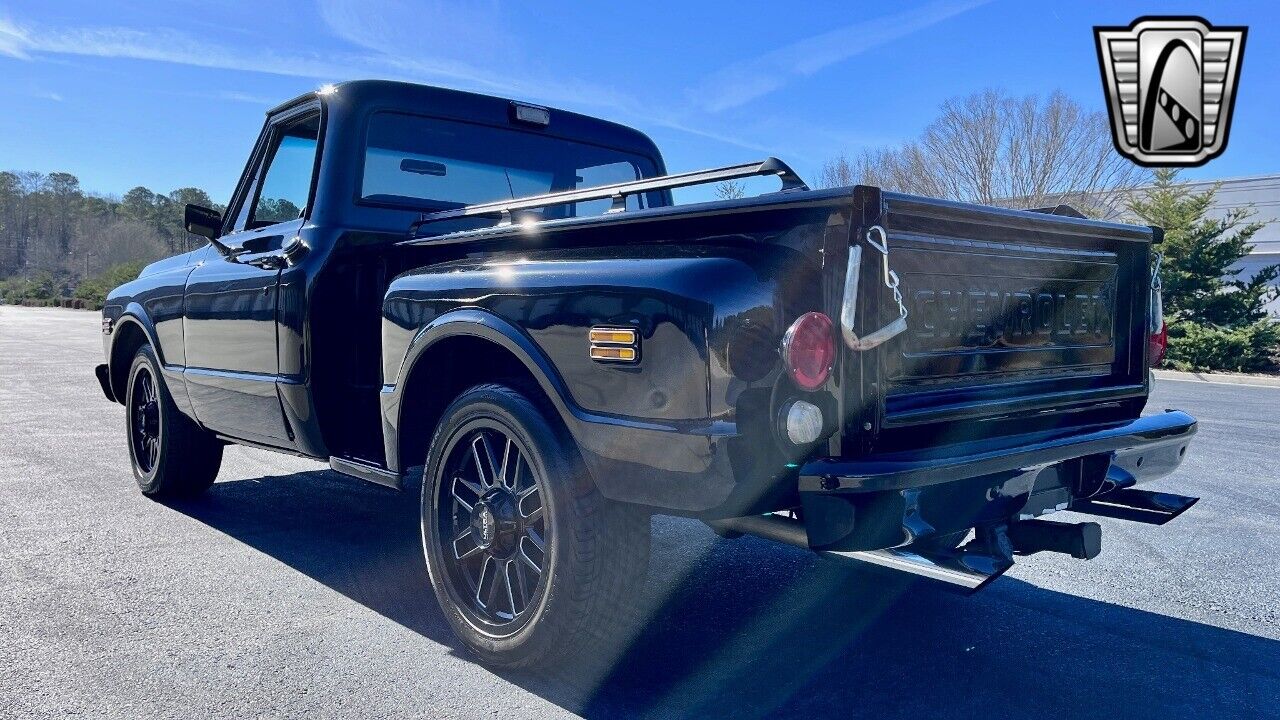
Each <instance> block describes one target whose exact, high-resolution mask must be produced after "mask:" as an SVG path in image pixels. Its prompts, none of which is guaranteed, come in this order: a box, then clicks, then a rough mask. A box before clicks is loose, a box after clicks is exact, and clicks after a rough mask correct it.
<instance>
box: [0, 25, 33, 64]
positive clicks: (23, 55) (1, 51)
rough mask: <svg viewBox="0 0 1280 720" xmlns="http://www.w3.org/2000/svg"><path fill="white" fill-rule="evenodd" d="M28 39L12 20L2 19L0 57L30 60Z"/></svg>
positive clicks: (0, 26)
mask: <svg viewBox="0 0 1280 720" xmlns="http://www.w3.org/2000/svg"><path fill="white" fill-rule="evenodd" d="M26 45H27V37H26V34H25V33H24V32H23V31H22V28H20V27H18V26H17V25H16V24H15V23H14V22H13V21H12V20H10V19H8V18H6V17H0V55H7V56H9V57H15V58H18V59H19V60H30V59H31V57H30V56H29V55H27V51H26V49H25V48H26Z"/></svg>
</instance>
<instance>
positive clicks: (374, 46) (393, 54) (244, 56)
mask: <svg viewBox="0 0 1280 720" xmlns="http://www.w3.org/2000/svg"><path fill="white" fill-rule="evenodd" d="M437 4H438V7H436V6H423V7H420V6H417V5H414V6H406V7H401V6H399V5H396V4H394V3H393V4H392V5H391V6H390V10H391V11H392V12H391V14H388V7H386V6H383V5H379V4H378V3H376V2H372V3H371V2H370V0H361V2H360V3H359V4H358V5H357V4H353V3H352V2H351V0H326V1H325V2H324V3H323V4H322V5H321V11H322V12H321V17H322V19H324V20H325V22H326V24H327V25H328V26H329V29H330V30H331V32H333V33H334V35H335V36H337V37H338V38H339V39H340V40H343V41H345V42H346V43H348V44H350V45H352V46H355V47H356V49H355V50H354V51H350V52H326V53H324V54H323V55H320V54H318V53H315V52H310V51H293V50H291V51H290V52H288V53H287V54H282V53H280V52H275V51H270V50H262V49H256V50H255V51H254V52H252V53H246V52H243V51H242V50H241V49H238V48H235V47H232V46H229V45H224V44H220V43H216V42H210V41H208V40H205V39H202V38H198V37H196V36H194V35H190V34H188V33H184V32H182V31H179V30H176V29H173V28H165V27H155V28H150V29H147V30H139V29H135V28H129V27H115V26H103V27H51V26H43V25H29V24H27V25H24V24H20V23H18V22H15V21H13V20H11V19H8V18H6V17H2V16H0V55H5V56H9V57H12V58H17V59H19V60H24V61H35V60H38V59H44V58H45V57H47V56H59V55H65V56H82V57H103V58H123V59H132V60H144V61H151V62H161V63H171V64H179V65H188V66H194V67H202V68H211V69H222V70H234V71H239V72H253V73H266V74H271V75H281V76H291V77H303V78H309V79H315V80H317V81H321V82H336V81H341V80H348V79H354V78H363V77H381V78H386V79H393V80H406V81H411V82H434V83H439V84H444V85H448V86H450V87H455V88H459V89H463V90H474V91H478V92H489V93H499V94H504V95H509V96H513V97H520V98H523V99H528V100H533V101H541V102H546V103H548V104H553V105H557V106H561V107H567V108H583V109H587V110H591V109H594V110H597V111H602V112H601V114H606V115H608V116H609V117H611V118H614V119H617V120H621V121H626V122H639V123H644V124H650V125H655V126H660V127H664V128H669V129H672V130H676V131H679V132H683V133H688V134H691V135H694V136H697V137H702V138H706V139H710V140H715V141H717V142H722V143H725V144H729V145H734V146H737V147H741V148H744V149H748V150H751V151H753V152H768V150H767V149H765V146H764V145H763V144H761V143H757V142H753V141H751V140H748V139H744V138H742V137H738V136H735V135H733V134H729V133H726V132H723V131H722V130H720V129H719V128H715V129H707V128H705V127H699V125H700V124H701V123H698V122H696V121H695V120H694V119H693V118H692V117H691V116H690V115H689V114H686V113H677V112H674V111H670V110H664V109H662V108H661V107H658V106H657V105H655V104H654V103H652V102H646V101H641V100H640V99H638V98H636V97H634V96H631V95H629V94H627V93H624V92H621V91H619V90H617V89H615V88H613V87H609V86H602V85H598V84H595V83H591V82H588V81H585V80H582V79H580V78H574V77H560V76H553V75H552V74H551V73H547V72H545V71H544V72H539V71H537V70H536V69H534V67H533V63H530V62H526V61H522V59H521V58H520V57H513V56H510V55H503V53H510V52H517V49H518V42H517V40H516V39H514V37H512V36H511V34H509V33H506V32H504V31H503V30H502V28H501V27H500V26H497V27H495V24H494V23H493V22H490V21H487V20H485V16H484V15H483V13H482V14H481V15H479V16H476V17H472V18H471V19H472V20H473V21H474V22H462V21H461V20H459V17H458V16H459V10H458V8H456V7H447V6H445V5H443V4H439V3H437ZM478 7H479V8H480V10H484V8H485V7H487V5H485V4H484V3H483V2H482V3H480V5H479V6H478ZM433 8H434V10H436V11H438V13H440V14H441V15H447V14H450V13H452V14H453V20H452V21H451V24H450V25H447V26H445V28H446V30H447V29H448V28H449V27H453V28H455V30H453V31H449V32H446V33H444V34H437V35H423V34H422V32H421V29H422V28H430V27H434V26H435V25H434V23H433V22H430V18H426V17H424V9H425V10H426V11H430V10H432V9H433ZM499 15H500V14H499ZM410 17H412V18H413V22H407V20H408V19H409V18H410ZM402 21H403V22H402ZM464 27H479V28H486V29H487V32H489V33H491V34H492V38H498V39H499V40H501V42H499V43H497V44H498V45H504V46H505V47H506V48H507V49H506V50H504V51H502V53H499V55H500V56H501V57H490V58H484V57H482V56H483V55H484V53H481V57H478V58H476V59H477V60H488V61H491V62H492V63H493V64H494V65H495V69H487V68H485V67H483V66H481V65H480V64H472V63H468V62H463V61H459V60H455V59H453V58H449V57H439V56H437V55H435V54H434V53H432V52H430V50H431V49H435V50H441V49H443V50H447V51H449V52H452V53H455V54H457V55H463V54H465V46H473V47H474V46H476V45H480V46H483V45H484V43H483V42H479V41H480V40H481V38H471V40H474V41H475V42H471V41H468V42H463V43H458V42H457V38H456V37H454V36H455V35H457V34H458V33H460V32H461V30H460V29H457V28H464ZM388 28H401V30H402V31H401V33H400V34H398V35H397V34H394V33H390V34H389V33H388ZM406 28H407V30H406ZM410 30H411V31H410ZM433 38H434V40H436V41H439V42H433ZM450 38H451V39H450ZM492 38H491V40H492ZM489 47H491V48H492V47H493V45H490V46H489ZM415 48H418V49H417V50H415ZM490 54H491V53H490ZM513 68H521V70H520V71H513ZM222 99H226V100H231V101H243V102H259V101H261V100H262V99H261V98H257V97H251V96H248V95H242V96H236V97H232V96H227V95H225V94H224V95H223V97H222ZM261 104H270V103H269V102H263V103H261Z"/></svg>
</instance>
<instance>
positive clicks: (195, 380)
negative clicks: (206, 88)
mask: <svg viewBox="0 0 1280 720" xmlns="http://www.w3.org/2000/svg"><path fill="white" fill-rule="evenodd" d="M319 123H320V115H319V111H318V110H315V111H310V110H308V109H306V108H304V109H303V110H302V112H289V113H287V114H285V115H282V116H280V117H278V118H274V119H272V120H271V121H269V123H268V126H267V129H266V131H265V133H264V137H263V140H264V141H263V142H259V146H258V148H257V151H256V153H255V157H254V159H253V160H252V161H251V162H252V163H253V164H252V165H251V168H250V170H249V171H247V172H246V173H245V176H244V178H243V179H242V180H241V187H240V188H239V189H238V190H237V192H236V196H235V198H234V199H233V201H232V205H231V207H230V208H229V214H228V218H227V220H226V223H227V225H228V226H229V227H227V232H226V233H225V234H224V235H223V237H222V241H223V242H224V243H225V244H226V245H227V246H229V247H230V248H231V253H229V254H227V255H219V256H214V257H211V258H210V259H208V260H207V261H205V262H204V263H202V264H201V265H199V266H198V267H197V268H196V269H195V270H194V271H192V273H191V275H190V276H189V277H188V279H187V287H186V295H185V300H184V317H183V330H184V334H185V345H186V351H187V368H186V370H185V374H186V378H187V391H188V393H189V395H190V397H191V404H192V408H193V409H194V410H195V415H196V417H197V418H198V419H199V421H200V423H201V424H202V425H204V426H205V427H207V428H209V429H211V430H215V431H218V432H221V433H224V434H226V435H229V436H232V437H236V438H242V439H246V440H252V441H258V442H263V443H266V444H270V445H277V446H280V445H283V446H288V445H289V444H290V441H291V438H290V434H289V430H288V428H287V426H286V423H285V420H284V414H283V411H282V410H281V406H280V397H279V393H278V390H277V388H276V384H277V382H278V380H279V376H280V368H279V363H278V359H277V358H278V355H277V352H276V347H277V342H278V341H277V333H278V331H277V327H278V321H277V306H278V302H279V279H280V269H279V268H280V264H279V258H280V253H281V249H282V248H283V246H284V244H285V243H286V242H288V241H289V240H290V239H291V238H293V237H294V236H295V235H297V233H298V230H299V229H300V228H301V226H302V219H301V218H302V216H303V214H304V212H305V210H306V206H307V203H308V202H309V200H310V197H311V188H312V179H313V173H314V168H315V160H316V148H317V144H318V140H317V139H318V136H319Z"/></svg>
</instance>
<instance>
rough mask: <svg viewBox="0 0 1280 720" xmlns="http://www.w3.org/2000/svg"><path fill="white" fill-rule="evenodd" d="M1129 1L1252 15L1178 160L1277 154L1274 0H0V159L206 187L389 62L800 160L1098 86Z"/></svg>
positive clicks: (1245, 159) (1210, 172) (677, 137)
mask: <svg viewBox="0 0 1280 720" xmlns="http://www.w3.org/2000/svg"><path fill="white" fill-rule="evenodd" d="M1143 14H1203V15H1206V17H1207V19H1208V20H1209V21H1210V22H1211V23H1214V24H1222V25H1227V24H1247V25H1249V26H1250V33H1249V40H1248V46H1247V50H1246V53H1245V59H1244V71H1243V77H1242V79H1241V87H1240V90H1239V95H1238V100H1237V105H1236V116H1235V118H1234V120H1233V124H1232V131H1231V139H1230V143H1229V147H1228V149H1227V151H1226V153H1225V154H1224V155H1223V156H1222V157H1220V158H1219V159H1217V160H1214V161H1213V162H1211V163H1209V164H1208V165H1207V166H1205V167H1204V168H1200V169H1197V170H1194V171H1191V172H1188V173H1187V175H1188V176H1189V177H1202V178H1216V177H1235V176H1242V175H1255V174H1261V173H1273V172H1280V151H1277V142H1276V131H1275V129H1274V125H1273V121H1272V118H1275V117H1280V92H1277V91H1278V90H1280V42H1278V41H1277V34H1276V33H1277V32H1278V31H1280V10H1278V9H1277V4H1276V3H1274V2H1271V3H1266V2H1257V3H1228V2H1222V3H1214V4H1212V6H1211V7H1209V8H1204V7H1196V6H1193V5H1185V4H1158V3H1130V2H1096V3H1080V2H1077V3H1061V2H1054V3H1044V4H1043V5H1041V4H1038V3H1030V2H1019V1H1017V0H991V1H989V2H983V1H982V0H935V1H932V2H909V3H869V2H868V3H858V2H850V1H848V0H846V1H845V2H807V3H797V2H776V1H774V2H752V1H746V0H714V1H708V2H683V3H670V4H668V3H661V2H658V3H583V2H566V3H560V2H550V1H544V2H538V3H527V2H526V3H501V2H498V1H497V0H491V1H487V2H484V1H482V2H465V1H457V2H435V1H431V0H423V1H419V2H410V1H408V0H403V1H402V0H318V1H317V2H296V1H295V2H286V1H284V0H253V1H252V2H245V1H241V0H232V1H229V2H217V1H209V0H202V1H199V2H197V1H196V0H171V1H170V2H146V1H144V0H137V1H132V2H112V3H104V2H101V1H100V0H97V1H92V2H90V1H84V0H61V1H59V0H41V1H40V2H29V1H27V2H18V3H13V2H8V1H7V0H0V98H2V100H0V169H32V170H40V171H44V172H49V171H54V170H64V171H68V172H72V173H75V174H76V175H78V176H79V177H80V178H81V181H82V184H83V185H84V186H85V187H86V188H87V189H91V190H97V191H101V192H108V193H116V194H119V193H123V192H124V191H125V190H127V189H129V188H130V187H133V186H134V185H139V184H141V185H146V186H148V187H150V188H152V189H153V190H158V191H162V192H167V191H169V190H171V189H173V188H176V187H181V186H187V185H195V186H199V187H203V188H206V189H207V190H209V192H210V193H211V194H212V195H213V196H214V197H215V199H218V200H225V199H226V198H227V197H228V196H229V195H230V193H231V190H232V186H233V185H234V183H235V180H236V178H237V177H238V175H239V173H240V171H241V168H242V165H243V163H244V159H245V155H246V154H247V152H248V150H249V147H250V145H251V144H252V142H253V140H254V138H255V137H256V134H257V132H258V129H259V127H260V126H261V123H262V119H263V111H264V110H265V109H266V108H267V107H269V106H271V105H273V104H275V103H276V102H278V101H280V100H283V99H286V98H289V97H292V96H294V95H297V94H299V93H302V92H306V91H308V90H312V89H315V88H317V87H319V86H320V85H321V84H323V83H326V82H335V81H340V80H344V79H354V78H364V77H386V78H396V79H407V80H415V81H419V82H425V83H432V84H438V85H445V86H449V87H456V88H461V89H466V90H475V91H480V92H489V93H493V94H498V95H504V96H509V97H515V98H520V99H526V100H530V101H534V102H540V103H544V104H548V105H552V106H556V107H563V108H567V109H571V110H576V111H579V112H585V113H589V114H594V115H600V116H603V117H607V118H609V119H612V120H617V121H620V122H623V123H627V124H630V125H634V126H636V127H639V128H640V129H642V130H644V131H645V132H647V133H649V135H650V136H651V137H653V138H654V140H655V141H657V143H658V145H659V146H660V147H662V148H663V151H664V154H665V155H666V157H667V164H668V167H669V168H670V169H671V170H672V171H679V170H689V169H695V168H699V167H706V166H710V165H717V164H727V163H731V162H740V161H744V160H749V159H755V158H759V157H762V156H764V155H770V154H772V155H777V156H779V157H782V158H783V159H786V160H788V161H790V162H791V163H792V164H793V165H794V166H795V167H796V168H797V169H798V170H800V172H801V174H802V175H806V176H810V177H812V176H815V175H816V174H817V169H818V168H819V167H820V166H821V164H822V162H823V161H824V160H825V159H827V158H830V157H832V156H834V155H836V154H839V153H840V152H846V153H849V154H851V155H852V154H856V153H857V152H858V151H859V150H861V149H863V148H865V147H874V146H881V145H891V144H895V143H898V142H900V141H903V140H907V139H910V138H912V137H914V136H915V135H917V134H918V133H919V131H920V130H921V128H923V127H924V126H925V125H926V124H927V123H928V122H929V121H930V120H931V119H932V118H933V117H934V116H935V114H936V109H937V107H938V105H939V104H940V103H941V102H942V101H943V100H945V99H946V98H948V97H951V96H955V95H962V94H967V93H969V92H973V91H976V90H980V89H983V88H986V87H998V88H1003V89H1005V90H1007V91H1009V92H1011V93H1015V94H1029V93H1040V94H1043V93H1047V92H1050V91H1052V90H1055V89H1062V90H1064V91H1065V92H1066V93H1067V94H1068V95H1070V96H1071V97H1073V98H1075V99H1076V100H1077V101H1079V102H1080V103H1082V104H1084V105H1085V106H1086V107H1089V108H1098V109H1100V108H1102V106H1103V99H1102V90H1101V84H1100V81H1099V76H1098V66H1097V60H1096V56H1095V52H1094V47H1093V37H1092V30H1091V28H1092V26H1093V25H1097V24H1105V25H1125V24H1128V23H1129V22H1130V21H1131V20H1133V19H1134V18H1135V17H1137V16H1139V15H1143Z"/></svg>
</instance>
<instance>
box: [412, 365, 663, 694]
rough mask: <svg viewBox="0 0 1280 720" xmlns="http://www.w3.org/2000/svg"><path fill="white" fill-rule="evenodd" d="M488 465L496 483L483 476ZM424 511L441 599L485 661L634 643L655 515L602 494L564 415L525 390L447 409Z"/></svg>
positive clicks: (557, 656) (535, 663)
mask: <svg viewBox="0 0 1280 720" xmlns="http://www.w3.org/2000/svg"><path fill="white" fill-rule="evenodd" d="M502 436H505V438H502ZM477 438H479V440H478V439H477ZM498 441H505V442H504V443H503V447H502V448H500V449H497V450H496V451H495V450H494V448H493V447H492V445H493V444H495V442H498ZM486 447H487V448H488V449H487V450H485V449H483V448H486ZM484 455H488V456H489V457H488V458H485V459H482V458H483V457H484ZM499 455H500V458H499ZM512 458H514V460H512ZM522 462H523V463H524V464H522ZM486 472H487V474H488V476H489V478H490V481H491V482H490V483H489V484H488V485H483V483H482V482H477V481H482V480H483V479H484V478H483V476H484V475H485V474H486ZM469 484H470V485H483V486H482V487H479V488H476V489H473V488H470V487H469V486H468V485H469ZM535 488H536V490H535ZM477 489H479V490H482V491H483V492H477V491H476V490H477ZM504 493H509V497H507V498H506V499H504ZM535 498H536V500H535ZM512 501H514V503H515V504H514V507H512V506H511V504H510V503H511V502H512ZM467 505H470V506H471V507H470V508H466V506H467ZM464 508H466V509H464ZM421 512H422V538H423V550H424V553H425V555H426V560H427V568H428V571H429V574H430V577H431V584H432V587H433V589H434V590H435V593H436V597H437V598H438V599H439V601H440V605H441V607H442V608H443V610H444V614H445V617H446V618H447V619H448V622H449V624H450V626H451V627H452V628H453V630H454V632H455V633H456V634H457V635H458V637H459V638H461V640H462V641H463V643H464V644H465V645H466V647H467V648H468V649H470V650H471V651H472V652H474V653H475V654H476V655H477V656H479V658H480V659H481V661H482V662H485V663H487V664H490V665H494V666H499V667H525V668H534V669H537V668H539V667H540V666H542V665H543V664H544V663H545V664H546V666H548V667H552V666H556V665H563V663H564V661H565V660H567V659H570V658H573V659H575V660H582V659H586V658H589V657H593V656H594V657H603V656H605V655H606V654H608V653H607V651H608V650H609V649H610V648H615V647H618V646H619V645H620V644H621V643H623V642H625V637H626V636H628V633H627V632H626V631H627V630H628V623H627V620H628V619H629V618H631V617H632V613H633V611H634V608H635V597H634V595H633V592H634V590H635V587H636V581H637V580H638V579H639V578H642V577H643V575H644V572H645V568H646V566H647V561H648V553H649V517H648V515H647V514H645V513H642V512H639V511H637V510H636V509H634V508H631V507H629V506H624V505H621V504H619V503H613V502H610V501H608V500H607V499H605V498H604V497H602V496H601V495H600V493H599V492H598V491H597V490H596V488H595V483H594V482H593V481H592V480H591V478H590V476H589V475H588V473H587V472H586V470H585V469H584V468H583V466H582V462H581V460H580V458H579V455H578V452H577V448H576V447H575V445H574V443H573V441H572V439H571V438H570V437H569V435H568V432H567V431H566V430H565V429H564V427H563V426H562V424H561V423H560V421H559V418H556V417H555V416H554V414H553V413H551V412H548V411H546V410H544V409H540V408H539V406H538V405H536V404H535V403H534V402H532V401H531V400H530V399H529V398H528V397H526V396H525V395H523V394H521V393H520V392H518V391H516V390H513V389H511V388H509V387H506V386H502V385H479V386H476V387H473V388H471V389H470V390H467V391H466V392H464V393H462V395H460V396H459V397H458V398H457V399H456V400H454V402H453V403H452V404H451V405H450V406H449V407H448V408H447V409H446V410H445V412H444V414H443V416H442V417H441V420H440V423H439V425H438V426H437V428H436V431H435V436H434V437H433V438H432V442H431V447H430V450H429V452H428V456H427V462H426V468H425V470H424V476H423V483H422V504H421ZM486 513H487V514H488V515H489V518H490V520H489V521H486V520H485V518H484V516H485V514H486ZM490 526H491V527H492V529H493V531H492V533H489V532H488V530H487V529H486V528H489V527H490ZM512 538H514V540H512ZM535 539H536V540H538V541H541V542H540V543H539V542H535ZM473 544H474V546H475V547H474V548H473V547H472V545H473ZM539 545H541V548H542V549H541V551H539V549H538V548H539ZM477 553H478V555H477ZM539 553H541V554H539ZM489 568H492V570H489ZM535 568H536V569H537V572H536V573H535V572H534V569H535ZM499 569H500V571H501V576H499V575H498V572H499ZM486 573H489V574H486ZM486 578H488V579H489V581H490V583H491V584H490V585H489V586H487V589H486V585H485V582H486ZM500 578H501V579H500ZM504 585H505V592H503V591H502V588H503V586H504ZM530 586H532V587H530ZM482 595H483V596H485V598H484V600H486V601H491V602H482V597H481V596H482ZM504 598H505V599H504Z"/></svg>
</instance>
